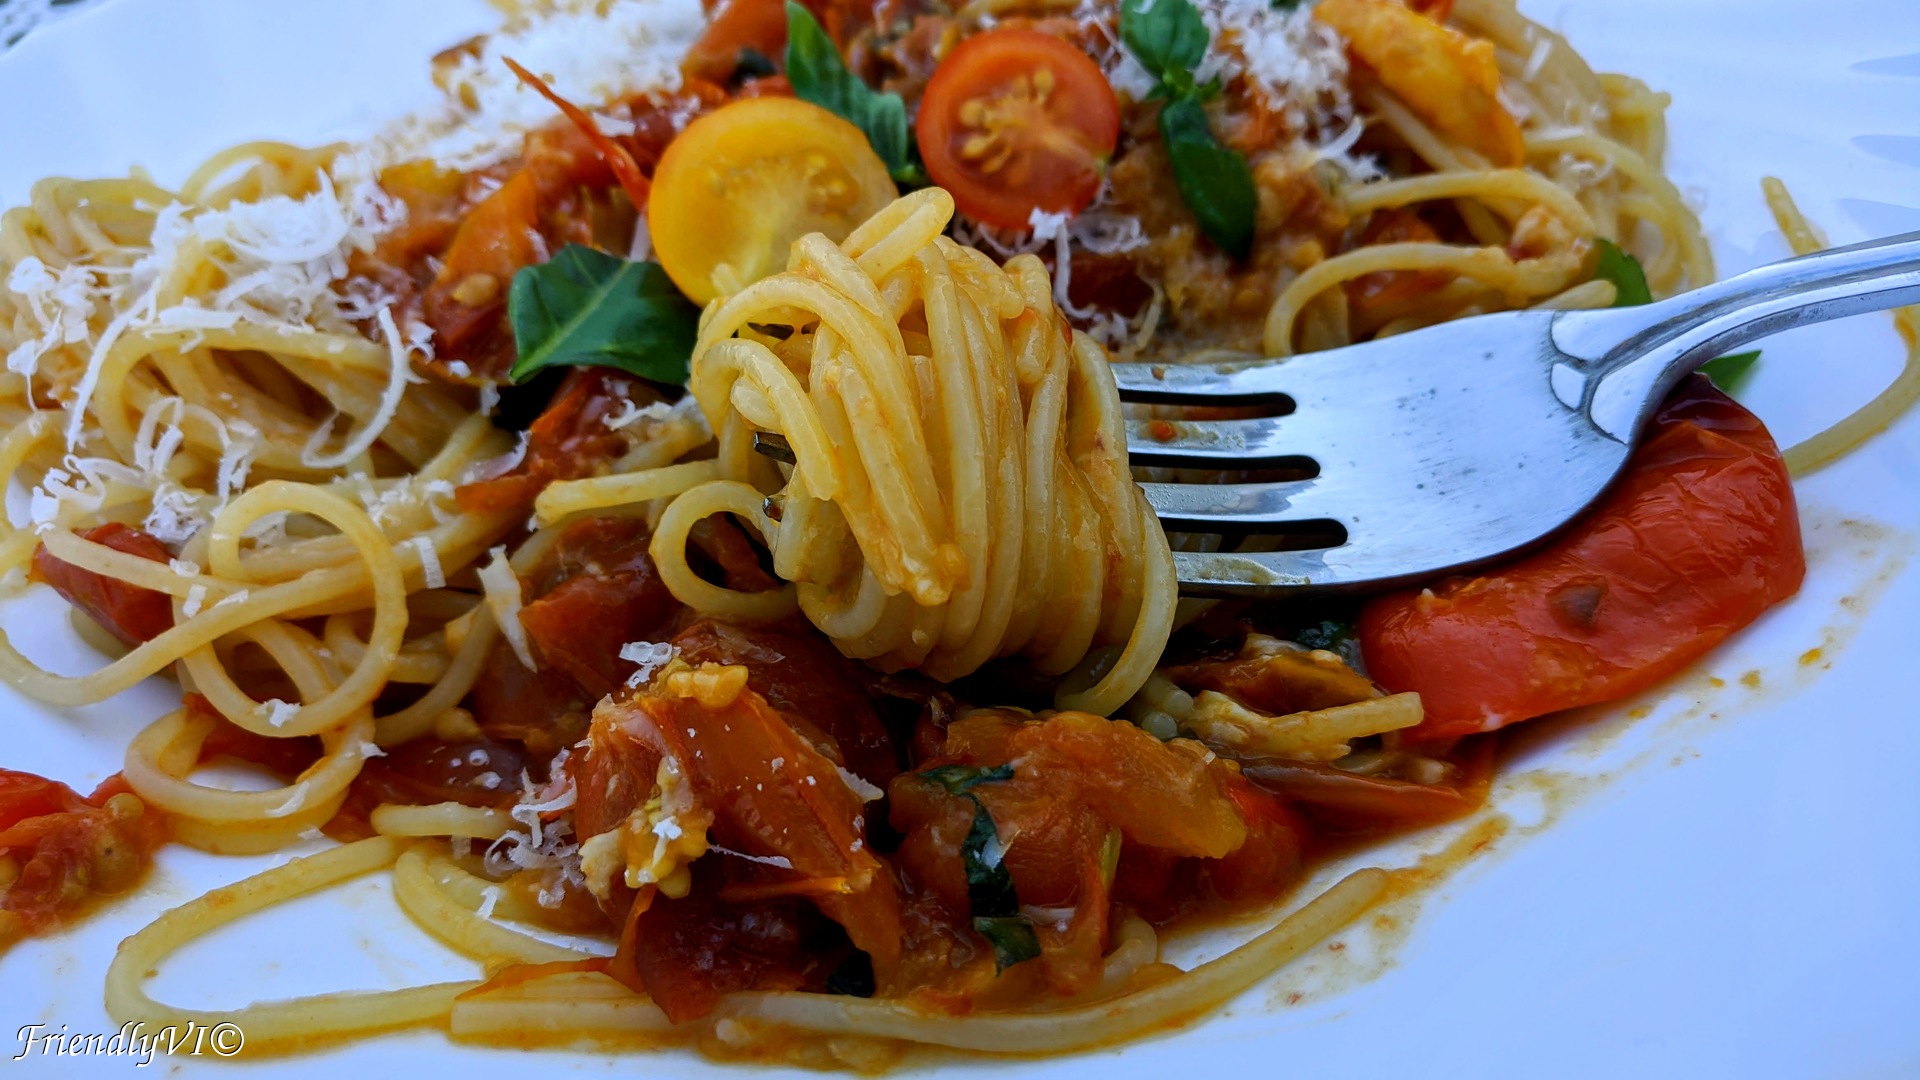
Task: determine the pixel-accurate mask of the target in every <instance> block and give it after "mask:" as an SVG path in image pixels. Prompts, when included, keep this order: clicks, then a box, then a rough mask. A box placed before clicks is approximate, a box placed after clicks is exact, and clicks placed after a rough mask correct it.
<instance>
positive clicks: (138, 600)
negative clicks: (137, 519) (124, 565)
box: [33, 521, 173, 648]
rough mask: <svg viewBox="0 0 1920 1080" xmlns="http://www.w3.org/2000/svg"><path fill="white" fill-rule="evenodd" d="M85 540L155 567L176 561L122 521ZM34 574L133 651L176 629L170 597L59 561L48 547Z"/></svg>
mask: <svg viewBox="0 0 1920 1080" xmlns="http://www.w3.org/2000/svg"><path fill="white" fill-rule="evenodd" d="M79 536H80V538H81V539H82V540H91V541H92V542H94V543H96V544H104V545H105V546H107V547H110V548H112V549H113V550H115V551H124V552H126V553H127V554H129V555H138V556H140V557H141V558H143V559H151V560H153V561H154V562H166V561H168V560H169V559H171V558H172V557H173V556H172V554H171V553H170V552H168V551H167V548H166V545H164V544H162V543H161V542H160V541H158V540H156V539H154V538H153V537H152V536H150V535H148V534H147V533H144V532H142V531H140V530H139V529H136V528H133V527H132V526H130V525H122V524H120V523H119V522H117V521H109V522H107V523H106V524H104V525H95V526H94V527H93V528H91V529H87V530H85V531H83V532H81V533H80V534H79ZM33 573H34V576H35V577H38V578H39V579H40V580H41V581H44V582H46V583H47V584H49V585H51V586H53V591H54V592H57V593H59V594H60V595H61V596H62V597H64V598H65V599H66V601H67V603H69V604H72V605H73V606H74V607H77V608H79V609H80V610H81V611H82V612H85V613H86V615H87V617H88V618H90V619H92V620H93V621H94V622H96V623H99V624H100V626H101V628H102V629H104V630H106V631H107V633H109V634H112V635H113V636H114V637H115V638H116V639H118V640H119V641H120V643H121V644H123V645H125V646H127V647H128V648H132V647H134V646H136V645H139V644H140V643H141V642H144V641H151V640H153V639H154V638H156V637H159V636H160V635H161V634H164V633H166V632H167V631H168V630H171V629H173V600H172V598H171V597H169V596H167V594H166V593H163V592H156V591H154V590H152V589H145V588H141V587H140V586H138V585H129V584H127V583H126V582H124V581H116V580H114V579H113V578H110V577H106V576H104V575H101V574H96V573H94V572H93V571H91V570H82V569H80V568H79V567H77V566H75V565H73V564H72V563H69V562H62V561H61V560H59V559H56V558H54V557H53V556H52V555H51V554H48V552H47V549H46V547H45V546H44V545H42V546H40V547H37V548H35V549H34V551H33Z"/></svg>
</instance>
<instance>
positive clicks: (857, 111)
mask: <svg viewBox="0 0 1920 1080" xmlns="http://www.w3.org/2000/svg"><path fill="white" fill-rule="evenodd" d="M787 81H788V82H789V83H792V84H793V95H794V96H795V97H797V98H799V99H800V100H801V101H806V102H811V103H812V104H815V105H818V106H820V107H821V108H823V109H826V110H827V111H828V112H831V113H833V114H834V115H836V116H838V117H840V118H841V119H843V120H846V121H848V122H849V123H851V124H852V125H853V126H854V127H857V128H859V129H860V130H861V131H863V132H865V133H866V136H867V141H868V142H869V143H872V144H873V152H874V153H876V154H878V155H880V160H881V161H883V162H886V165H887V172H889V173H891V174H892V176H893V179H894V182H895V183H900V184H910V185H920V184H925V183H926V182H927V174H926V170H924V169H922V168H921V167H920V159H919V153H918V151H917V150H916V148H915V147H914V144H913V131H912V129H911V128H910V127H909V126H908V125H907V105H906V102H904V101H901V100H900V95H899V94H884V93H881V92H880V91H878V90H875V89H874V88H873V87H871V86H868V85H867V84H866V83H865V82H863V81H861V79H860V77H859V76H857V75H855V74H854V73H853V72H851V71H848V70H847V63H846V61H845V60H843V59H841V57H840V50H839V48H838V47H836V46H835V45H834V43H833V39H832V38H830V37H828V36H827V32H826V31H825V30H822V29H821V28H820V24H819V23H818V22H816V21H815V20H814V18H813V15H812V14H811V13H810V12H808V11H807V9H806V8H804V7H801V6H800V5H799V4H796V3H794V2H793V0H787Z"/></svg>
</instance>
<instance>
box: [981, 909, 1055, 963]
mask: <svg viewBox="0 0 1920 1080" xmlns="http://www.w3.org/2000/svg"><path fill="white" fill-rule="evenodd" d="M973 928H974V929H975V930H977V931H979V932H980V936H981V937H984V938H986V939H987V940H988V941H990V942H992V943H993V968H994V970H995V971H996V972H999V971H1005V970H1007V969H1008V968H1010V967H1012V966H1013V965H1015V964H1018V963H1020V962H1021V961H1023V960H1032V959H1033V958H1034V957H1036V956H1039V955H1040V939H1039V937H1038V936H1036V935H1035V934H1034V932H1033V921H1032V920H1031V919H1028V918H1027V917H1026V916H1025V915H1012V916H1006V917H991V918H989V917H983V916H979V915H975V916H974V917H973Z"/></svg>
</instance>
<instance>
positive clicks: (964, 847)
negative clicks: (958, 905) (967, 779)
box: [960, 795, 1020, 918]
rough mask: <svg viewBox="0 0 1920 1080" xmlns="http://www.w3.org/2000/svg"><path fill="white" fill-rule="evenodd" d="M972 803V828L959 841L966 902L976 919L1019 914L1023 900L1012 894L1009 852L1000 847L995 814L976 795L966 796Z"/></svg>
mask: <svg viewBox="0 0 1920 1080" xmlns="http://www.w3.org/2000/svg"><path fill="white" fill-rule="evenodd" d="M963 797H964V798H966V799H967V800H969V801H970V802H972V803H973V826H972V827H971V828H969V829H968V830H967V838H966V839H965V840H962V841H961V842H960V865H961V866H962V867H963V868H964V869H965V870H966V872H967V903H968V906H969V907H971V908H972V909H973V915H974V917H975V918H998V917H1000V916H1003V915H1017V914H1019V913H1020V897H1019V896H1018V895H1017V894H1016V893H1015V892H1014V891H1013V875H1011V874H1009V873H1007V860H1006V858H1005V856H1006V849H1005V848H1002V847H1001V846H1000V833H999V831H998V830H997V829H995V828H994V827H993V815H992V814H989V813H987V808H986V807H984V806H982V805H980V799H979V798H978V797H977V796H974V795H966V796H963Z"/></svg>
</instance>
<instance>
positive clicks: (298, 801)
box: [267, 702, 307, 818]
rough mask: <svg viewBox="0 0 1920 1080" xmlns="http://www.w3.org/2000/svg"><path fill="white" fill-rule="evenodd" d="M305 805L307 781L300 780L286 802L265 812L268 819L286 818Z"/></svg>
mask: <svg viewBox="0 0 1920 1080" xmlns="http://www.w3.org/2000/svg"><path fill="white" fill-rule="evenodd" d="M283 704H284V702H283ZM305 805H307V781H305V780H302V781H300V782H299V783H297V784H295V785H293V787H292V788H291V789H289V791H288V794H287V801H286V802H283V803H281V804H280V805H279V806H276V807H274V808H273V809H271V810H269V811H267V816H268V817H270V818H282V817H286V816H287V815H288V814H292V813H295V812H297V811H298V810H299V809H300V808H301V807H303V806H305Z"/></svg>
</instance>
